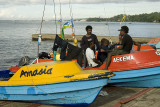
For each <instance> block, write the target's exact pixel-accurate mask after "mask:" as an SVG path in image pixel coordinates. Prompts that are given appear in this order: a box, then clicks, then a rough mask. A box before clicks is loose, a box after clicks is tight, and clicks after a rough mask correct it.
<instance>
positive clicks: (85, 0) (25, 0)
mask: <svg viewBox="0 0 160 107" xmlns="http://www.w3.org/2000/svg"><path fill="white" fill-rule="evenodd" d="M46 1H47V4H53V0H46ZM54 1H55V2H56V3H59V0H54ZM60 1H61V3H63V4H67V3H69V1H71V3H72V4H96V3H98V4H101V3H136V2H160V0H60ZM44 2H45V0H0V5H40V4H44Z"/></svg>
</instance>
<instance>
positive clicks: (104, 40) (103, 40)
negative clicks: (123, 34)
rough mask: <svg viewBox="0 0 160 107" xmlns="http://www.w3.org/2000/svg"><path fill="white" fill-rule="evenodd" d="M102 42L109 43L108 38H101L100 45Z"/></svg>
mask: <svg viewBox="0 0 160 107" xmlns="http://www.w3.org/2000/svg"><path fill="white" fill-rule="evenodd" d="M104 43H107V44H109V40H108V39H105V38H102V40H101V45H103V44H104Z"/></svg>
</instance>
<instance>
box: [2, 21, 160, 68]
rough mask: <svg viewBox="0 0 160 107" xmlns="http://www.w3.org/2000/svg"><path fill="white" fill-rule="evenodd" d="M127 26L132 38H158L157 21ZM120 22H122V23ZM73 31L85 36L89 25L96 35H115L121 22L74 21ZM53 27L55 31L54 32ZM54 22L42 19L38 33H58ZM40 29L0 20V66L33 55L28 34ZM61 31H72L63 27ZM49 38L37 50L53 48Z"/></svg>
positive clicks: (29, 23)
mask: <svg viewBox="0 0 160 107" xmlns="http://www.w3.org/2000/svg"><path fill="white" fill-rule="evenodd" d="M124 24H126V25H127V26H128V27H129V28H130V32H129V34H130V35H131V36H132V37H151V38H159V37H160V23H138V22H134V23H124ZM124 24H123V25H124ZM74 25H75V34H76V35H85V34H86V31H85V27H86V26H87V25H91V26H93V33H94V34H96V35H97V36H105V35H106V36H117V35H118V34H119V32H118V31H117V30H118V29H120V27H121V25H120V24H119V23H118V22H109V23H107V25H105V22H75V23H74ZM56 28H57V31H56ZM59 28H60V27H59V25H58V24H57V27H56V25H55V22H54V21H45V22H44V23H43V26H42V31H41V32H42V33H54V34H55V33H56V32H57V33H59V32H60V30H59ZM39 32H40V21H4V20H0V69H8V68H10V67H11V66H15V65H17V64H18V62H19V61H20V59H21V58H22V57H23V56H29V57H30V58H31V59H34V58H36V57H37V41H32V34H35V33H39ZM64 32H65V34H71V33H72V30H71V29H69V28H67V29H65V31H64ZM53 42H54V41H52V40H50V41H42V42H41V45H40V52H50V51H51V49H52V47H53Z"/></svg>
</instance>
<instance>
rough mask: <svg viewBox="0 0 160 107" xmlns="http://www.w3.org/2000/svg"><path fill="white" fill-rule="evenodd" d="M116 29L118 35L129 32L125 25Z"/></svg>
mask: <svg viewBox="0 0 160 107" xmlns="http://www.w3.org/2000/svg"><path fill="white" fill-rule="evenodd" d="M118 31H120V35H124V34H126V33H128V32H129V28H128V27H127V26H122V27H121V29H119V30H118Z"/></svg>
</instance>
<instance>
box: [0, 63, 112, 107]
mask: <svg viewBox="0 0 160 107" xmlns="http://www.w3.org/2000/svg"><path fill="white" fill-rule="evenodd" d="M112 76H114V74H113V73H112V72H110V71H107V70H82V69H81V67H79V65H78V64H77V63H76V62H68V61H51V62H43V63H37V64H32V65H28V66H23V67H21V68H20V69H19V70H18V71H17V72H16V73H15V74H14V75H13V76H12V77H11V78H10V79H9V80H7V81H0V100H15V101H27V102H35V103H41V104H54V105H67V106H68V105H76V106H77V105H81V106H87V105H89V104H91V103H92V102H93V101H94V99H95V98H96V96H97V95H98V93H99V92H100V90H101V89H102V87H103V86H104V85H107V83H108V80H109V77H112Z"/></svg>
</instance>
